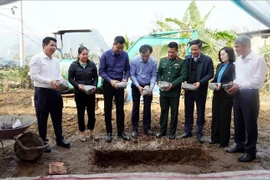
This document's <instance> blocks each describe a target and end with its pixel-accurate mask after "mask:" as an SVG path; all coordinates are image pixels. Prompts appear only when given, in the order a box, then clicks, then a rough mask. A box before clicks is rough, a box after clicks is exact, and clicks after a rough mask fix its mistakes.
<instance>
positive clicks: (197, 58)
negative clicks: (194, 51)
mask: <svg viewBox="0 0 270 180" xmlns="http://www.w3.org/2000/svg"><path fill="white" fill-rule="evenodd" d="M191 57H192V58H193V59H194V60H195V59H196V60H199V59H200V57H201V53H200V54H199V56H198V57H196V58H195V57H194V56H193V55H191Z"/></svg>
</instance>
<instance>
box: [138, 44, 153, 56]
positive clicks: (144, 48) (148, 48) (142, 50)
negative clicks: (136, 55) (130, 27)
mask: <svg viewBox="0 0 270 180" xmlns="http://www.w3.org/2000/svg"><path fill="white" fill-rule="evenodd" d="M148 51H149V52H150V54H151V53H152V52H153V48H152V47H151V46H150V45H148V44H144V45H142V46H141V47H140V49H139V52H140V53H142V54H144V53H146V52H148Z"/></svg>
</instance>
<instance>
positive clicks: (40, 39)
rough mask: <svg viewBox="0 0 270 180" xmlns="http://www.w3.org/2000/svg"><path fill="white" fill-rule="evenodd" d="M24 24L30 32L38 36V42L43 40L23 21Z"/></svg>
mask: <svg viewBox="0 0 270 180" xmlns="http://www.w3.org/2000/svg"><path fill="white" fill-rule="evenodd" d="M23 24H24V25H25V26H26V27H27V29H29V31H31V32H32V33H33V34H34V35H35V36H36V38H37V39H38V40H40V41H41V39H40V38H39V37H38V36H37V35H36V34H35V33H34V32H33V31H32V30H31V29H30V28H29V27H28V26H27V24H26V23H25V22H24V21H23Z"/></svg>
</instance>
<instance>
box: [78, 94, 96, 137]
mask: <svg viewBox="0 0 270 180" xmlns="http://www.w3.org/2000/svg"><path fill="white" fill-rule="evenodd" d="M95 99H96V98H95V94H91V95H87V94H86V93H75V102H76V108H77V116H78V126H79V131H80V132H83V131H85V121H84V113H85V107H86V108H87V115H88V123H87V129H90V130H93V129H94V127H95V122H96V118H95V105H96V104H95Z"/></svg>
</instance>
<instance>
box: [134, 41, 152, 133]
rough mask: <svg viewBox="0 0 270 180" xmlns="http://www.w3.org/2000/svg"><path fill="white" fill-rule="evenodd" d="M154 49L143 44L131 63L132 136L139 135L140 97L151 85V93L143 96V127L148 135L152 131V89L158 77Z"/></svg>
mask: <svg viewBox="0 0 270 180" xmlns="http://www.w3.org/2000/svg"><path fill="white" fill-rule="evenodd" d="M152 51H153V49H152V47H151V46H150V45H147V44H145V45H142V46H141V47H140V49H139V52H140V55H138V56H135V57H134V58H133V59H132V60H131V63H130V74H131V80H132V85H131V89H132V101H133V107H132V117H131V120H132V129H133V132H132V137H133V138H137V136H138V123H139V114H140V98H141V95H142V92H143V89H144V87H145V86H150V90H151V94H149V95H144V96H143V102H144V107H143V127H144V133H145V134H146V135H152V134H153V133H152V132H151V103H152V99H153V94H152V90H153V89H154V86H155V82H156V79H157V61H156V59H155V58H154V57H152V56H150V55H151V53H152Z"/></svg>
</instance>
